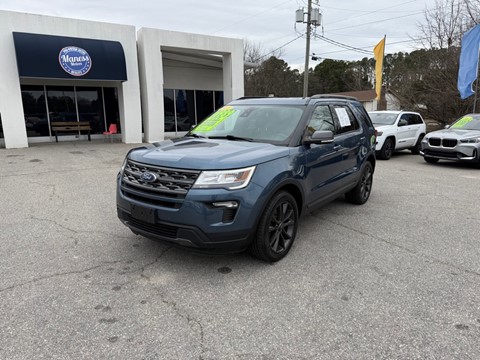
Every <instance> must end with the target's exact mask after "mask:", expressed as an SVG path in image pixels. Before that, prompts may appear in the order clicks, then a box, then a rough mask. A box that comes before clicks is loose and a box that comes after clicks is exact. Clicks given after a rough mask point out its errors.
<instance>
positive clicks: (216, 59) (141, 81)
mask: <svg viewBox="0 0 480 360" xmlns="http://www.w3.org/2000/svg"><path fill="white" fill-rule="evenodd" d="M0 66H1V69H2V70H1V71H0V84H1V85H0V145H1V146H2V147H6V148H22V147H28V145H29V144H32V143H36V142H54V141H56V138H55V133H54V131H53V130H52V123H54V124H65V123H66V122H68V123H69V124H75V123H78V122H81V123H85V122H88V124H89V127H90V130H89V131H88V132H89V133H90V134H91V138H93V139H102V138H103V137H104V136H105V135H103V133H104V132H105V131H107V130H109V129H112V127H111V125H112V124H113V125H116V128H117V134H116V135H115V136H116V137H118V138H119V139H121V141H123V142H125V143H140V142H142V141H143V142H156V141H160V140H163V139H164V138H165V136H170V135H175V134H178V133H182V132H185V131H187V130H188V129H190V128H191V127H192V125H195V124H196V123H197V122H198V121H200V120H201V119H203V118H204V117H206V116H207V115H208V114H210V113H211V112H213V111H214V110H215V109H217V108H219V107H220V106H222V105H223V104H224V103H227V102H229V101H230V100H232V99H235V98H238V97H241V96H243V41H242V40H239V39H231V38H222V37H216V36H206V35H199V34H190V33H182V32H174V31H166V30H159V29H151V28H140V29H139V30H138V31H137V30H136V28H135V27H134V26H130V25H118V24H108V23H102V22H92V21H85V20H77V19H67V18H59V17H51V16H44V15H35V14H25V13H18V12H11V11H1V10H0ZM57 135H58V141H73V140H87V137H88V135H87V133H86V132H85V131H82V130H74V131H73V130H72V131H68V130H67V131H62V132H59V133H58V134H57Z"/></svg>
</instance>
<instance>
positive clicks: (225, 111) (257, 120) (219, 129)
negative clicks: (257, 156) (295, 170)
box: [186, 105, 304, 143]
mask: <svg viewBox="0 0 480 360" xmlns="http://www.w3.org/2000/svg"><path fill="white" fill-rule="evenodd" d="M303 110H304V108H303V107H299V106H287V105H285V106H284V105H233V106H230V105H229V106H224V107H222V108H221V109H219V110H217V111H216V112H215V113H213V114H212V115H210V116H209V117H207V118H206V119H205V120H203V121H202V122H201V123H200V124H198V125H197V126H196V127H195V128H194V129H193V130H191V131H190V132H189V133H188V134H187V135H186V136H199V137H209V138H226V139H229V140H248V141H259V142H271V143H285V142H286V141H287V140H289V138H290V137H291V136H292V134H293V132H294V131H295V129H296V128H297V125H298V122H299V121H300V118H301V117H302V114H303Z"/></svg>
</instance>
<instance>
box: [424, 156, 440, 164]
mask: <svg viewBox="0 0 480 360" xmlns="http://www.w3.org/2000/svg"><path fill="white" fill-rule="evenodd" d="M423 159H424V160H425V161H426V162H427V163H430V164H435V163H437V162H438V159H435V158H432V157H428V156H424V157H423Z"/></svg>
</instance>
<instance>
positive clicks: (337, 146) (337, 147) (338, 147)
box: [333, 145, 342, 151]
mask: <svg viewBox="0 0 480 360" xmlns="http://www.w3.org/2000/svg"><path fill="white" fill-rule="evenodd" d="M341 148H342V145H335V146H334V147H333V150H335V151H337V150H340V149H341Z"/></svg>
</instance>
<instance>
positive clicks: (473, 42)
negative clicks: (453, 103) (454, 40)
mask: <svg viewBox="0 0 480 360" xmlns="http://www.w3.org/2000/svg"><path fill="white" fill-rule="evenodd" d="M479 46H480V25H477V26H475V27H474V28H471V29H470V30H468V31H467V32H466V33H465V34H464V35H463V37H462V49H461V51H460V66H459V68H458V81H457V88H458V91H459V92H460V97H461V98H462V99H466V98H468V97H469V96H472V95H473V94H475V92H474V91H473V90H472V85H473V82H474V81H475V79H476V78H477V77H478V51H479Z"/></svg>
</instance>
